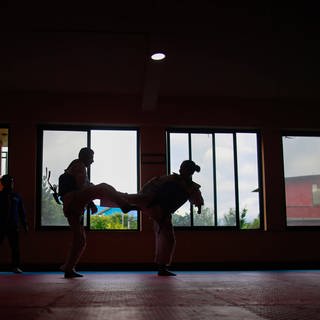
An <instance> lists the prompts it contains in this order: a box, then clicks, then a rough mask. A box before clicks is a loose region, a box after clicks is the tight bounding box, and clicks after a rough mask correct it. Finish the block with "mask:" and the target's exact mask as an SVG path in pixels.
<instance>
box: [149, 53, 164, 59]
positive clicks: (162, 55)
mask: <svg viewBox="0 0 320 320" xmlns="http://www.w3.org/2000/svg"><path fill="white" fill-rule="evenodd" d="M165 57H166V55H165V54H164V53H161V52H157V53H154V54H152V56H151V59H152V60H163V59H164V58H165Z"/></svg>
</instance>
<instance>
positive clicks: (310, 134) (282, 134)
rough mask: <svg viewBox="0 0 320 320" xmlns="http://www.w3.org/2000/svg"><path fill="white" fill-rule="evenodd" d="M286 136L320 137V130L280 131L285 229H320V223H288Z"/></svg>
mask: <svg viewBox="0 0 320 320" xmlns="http://www.w3.org/2000/svg"><path fill="white" fill-rule="evenodd" d="M285 136H296V137H319V138H320V131H319V130H312V131H305V130H282V131H281V132H280V139H281V149H282V153H281V156H282V172H283V177H282V178H283V188H284V190H283V197H284V198H283V203H284V213H285V229H286V230H287V231H319V230H320V225H318V226H312V225H310V226H308V225H304V226H298V225H296V226H294V225H291V226H289V225H288V221H287V202H286V186H285V166H284V149H283V137H285Z"/></svg>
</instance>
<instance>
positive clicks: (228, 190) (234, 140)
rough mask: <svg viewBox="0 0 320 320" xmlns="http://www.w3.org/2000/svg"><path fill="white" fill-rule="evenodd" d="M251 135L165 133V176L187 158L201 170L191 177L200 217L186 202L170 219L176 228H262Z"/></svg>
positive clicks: (255, 153) (254, 142)
mask: <svg viewBox="0 0 320 320" xmlns="http://www.w3.org/2000/svg"><path fill="white" fill-rule="evenodd" d="M258 139H259V136H258V134H257V133H256V132H235V131H234V132H230V131H226V132H222V131H219V132H218V131H217V132H215V131H211V130H208V131H205V132H199V131H176V130H169V131H168V132H167V141H168V161H169V173H173V172H179V166H180V163H181V162H182V161H183V160H186V159H192V160H193V161H195V162H196V163H197V164H198V165H199V166H200V167H201V171H200V172H199V173H197V172H196V173H195V174H194V175H193V179H194V181H195V182H197V183H199V184H200V185H201V192H202V195H203V198H204V203H205V204H204V206H203V208H202V213H201V214H197V213H196V210H194V208H193V207H192V206H190V204H189V202H187V203H186V204H184V205H183V206H182V207H181V208H179V209H178V210H177V211H176V212H175V214H174V215H173V223H174V225H175V226H177V227H234V228H239V229H258V228H260V227H261V221H262V219H261V211H260V203H261V192H260V190H261V186H260V174H259V172H260V168H259V156H258V147H259V143H258Z"/></svg>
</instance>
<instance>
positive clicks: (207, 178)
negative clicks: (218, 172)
mask: <svg viewBox="0 0 320 320" xmlns="http://www.w3.org/2000/svg"><path fill="white" fill-rule="evenodd" d="M191 149H192V160H193V161H194V162H195V163H196V164H198V165H199V166H200V168H201V171H200V172H199V173H198V172H195V173H194V175H193V180H194V181H195V182H196V183H199V184H200V185H201V189H200V190H201V193H202V196H203V199H204V206H203V208H202V213H201V214H196V212H195V214H194V215H193V217H194V220H193V222H194V225H195V226H214V204H213V160H212V134H208V133H205V134H192V135H191ZM195 211H196V210H195Z"/></svg>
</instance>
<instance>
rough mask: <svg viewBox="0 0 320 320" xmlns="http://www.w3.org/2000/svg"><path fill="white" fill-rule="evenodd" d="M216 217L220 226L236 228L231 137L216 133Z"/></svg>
mask: <svg viewBox="0 0 320 320" xmlns="http://www.w3.org/2000/svg"><path fill="white" fill-rule="evenodd" d="M215 143H216V175H217V215H218V224H219V225H220V226H236V215H235V183H234V178H235V177H234V154H233V135H232V134H229V133H216V134H215Z"/></svg>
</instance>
